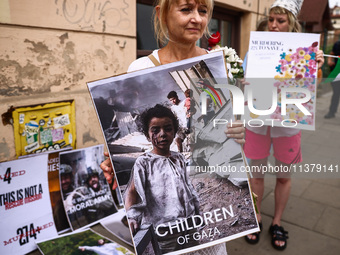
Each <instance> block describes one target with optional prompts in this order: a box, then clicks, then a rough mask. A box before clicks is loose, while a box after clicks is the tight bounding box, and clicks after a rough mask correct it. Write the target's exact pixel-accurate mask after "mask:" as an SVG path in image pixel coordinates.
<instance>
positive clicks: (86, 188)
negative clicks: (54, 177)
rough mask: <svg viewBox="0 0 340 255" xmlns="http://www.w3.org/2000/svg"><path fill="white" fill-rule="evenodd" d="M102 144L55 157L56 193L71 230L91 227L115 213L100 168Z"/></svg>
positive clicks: (114, 206) (113, 204)
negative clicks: (56, 171)
mask: <svg viewBox="0 0 340 255" xmlns="http://www.w3.org/2000/svg"><path fill="white" fill-rule="evenodd" d="M102 158H103V145H98V146H93V147H88V148H85V149H79V150H73V151H68V152H63V153H60V154H59V159H60V167H59V178H60V186H61V187H60V190H61V194H62V197H63V202H64V208H65V211H66V214H67V218H68V221H69V223H70V226H71V228H72V230H76V229H79V228H82V227H85V226H88V225H92V224H94V223H96V222H98V221H99V220H100V219H103V218H105V217H107V216H109V215H111V214H113V213H116V212H117V207H116V205H115V203H114V200H113V197H112V194H111V191H110V187H109V185H108V183H107V181H106V179H105V178H104V176H103V173H102V170H101V169H100V167H99V165H100V162H101V161H100V160H102Z"/></svg>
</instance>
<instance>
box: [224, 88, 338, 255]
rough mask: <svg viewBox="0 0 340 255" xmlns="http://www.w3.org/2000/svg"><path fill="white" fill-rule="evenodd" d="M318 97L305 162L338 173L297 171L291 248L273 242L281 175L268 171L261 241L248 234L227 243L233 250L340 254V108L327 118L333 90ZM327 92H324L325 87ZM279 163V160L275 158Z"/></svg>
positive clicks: (289, 217)
mask: <svg viewBox="0 0 340 255" xmlns="http://www.w3.org/2000/svg"><path fill="white" fill-rule="evenodd" d="M327 90H328V92H326V93H320V94H321V95H319V96H318V98H317V112H316V130H315V131H303V132H302V156H303V160H304V161H303V163H302V165H301V167H302V166H304V165H303V164H309V167H311V164H321V165H327V167H330V166H331V165H333V169H335V165H338V173H334V171H333V173H331V172H330V171H328V170H327V173H326V174H324V173H315V170H314V173H303V174H293V177H292V190H291V196H290V198H289V201H288V204H287V206H286V210H285V212H284V214H283V218H282V226H284V228H285V230H286V231H288V232H289V239H288V244H287V248H286V249H285V250H284V251H277V250H275V249H274V248H273V247H272V246H271V237H270V235H269V232H268V229H269V226H270V224H271V220H272V217H273V214H274V187H275V177H273V175H272V174H267V176H266V178H265V192H264V197H263V202H262V209H261V210H262V220H263V232H262V234H261V236H260V242H259V243H258V244H256V245H250V244H248V243H247V242H246V241H245V240H244V238H239V239H236V240H233V241H230V242H228V243H227V247H228V254H229V255H235V254H246V255H251V254H256V255H267V254H289V255H304V254H308V255H320V254H322V255H323V254H325V255H338V254H340V110H339V113H337V115H336V118H333V119H324V117H323V116H324V115H325V114H326V113H327V111H328V107H329V104H330V99H331V96H332V93H331V92H329V88H328V89H327ZM321 92H322V91H321ZM270 161H271V162H274V161H273V159H272V158H271V159H270Z"/></svg>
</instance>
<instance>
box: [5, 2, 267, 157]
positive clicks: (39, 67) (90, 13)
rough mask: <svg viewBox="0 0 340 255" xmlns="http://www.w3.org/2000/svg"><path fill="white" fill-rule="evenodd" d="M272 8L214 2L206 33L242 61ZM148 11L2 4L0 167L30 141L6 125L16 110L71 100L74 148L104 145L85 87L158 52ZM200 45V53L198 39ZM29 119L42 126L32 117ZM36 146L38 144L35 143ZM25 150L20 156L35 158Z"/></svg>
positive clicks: (136, 5)
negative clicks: (22, 141) (219, 36)
mask: <svg viewBox="0 0 340 255" xmlns="http://www.w3.org/2000/svg"><path fill="white" fill-rule="evenodd" d="M273 1H274V0H242V1H240V0H216V1H215V9H214V15H213V20H212V22H211V25H210V28H211V30H212V32H215V31H219V32H220V33H221V34H222V45H223V46H224V45H227V46H231V47H233V48H235V49H236V50H237V52H238V54H239V56H241V57H244V55H245V53H246V51H247V48H248V41H249V36H250V31H252V30H255V29H256V25H257V23H258V22H259V21H260V20H261V19H263V18H264V17H265V16H266V15H267V14H268V10H269V8H270V6H271V4H272V3H273ZM152 4H153V1H152V0H137V1H135V0H88V1H83V0H54V1H46V0H32V1H24V0H5V1H1V3H0V12H1V15H0V31H1V32H0V45H1V46H0V68H1V73H0V77H1V79H0V91H1V94H0V101H1V104H0V114H1V115H2V123H1V124H0V125H1V132H0V161H8V160H14V159H15V158H17V157H18V156H20V155H18V152H17V150H16V146H19V145H17V143H16V141H15V136H18V135H19V136H26V137H25V139H26V140H27V143H29V142H30V139H34V137H33V138H32V137H31V136H28V135H27V134H28V133H29V130H22V129H20V127H19V129H16V125H20V124H21V125H26V124H27V123H24V121H23V122H21V123H20V120H19V124H17V123H16V122H17V120H14V121H13V111H15V110H16V109H18V108H22V107H37V106H44V105H46V104H49V103H55V102H69V101H71V102H73V104H74V109H75V113H74V115H75V116H74V119H73V122H74V123H73V124H74V128H75V133H76V135H74V136H73V137H71V140H72V138H73V142H74V144H75V145H74V147H75V148H83V147H88V146H92V145H96V144H101V143H105V142H104V138H103V134H102V131H101V128H100V124H99V122H98V120H97V116H96V112H95V109H94V107H93V104H92V101H91V98H90V96H89V92H88V89H87V86H86V82H89V81H93V80H98V79H101V78H105V77H109V76H114V75H118V74H121V73H124V72H126V70H127V68H128V66H129V64H130V63H131V62H132V61H133V60H135V59H136V58H137V57H139V56H144V55H147V54H149V53H150V52H151V50H152V49H154V48H156V47H157V43H156V42H155V40H154V38H153V34H152V28H151V26H149V25H148V24H151V23H150V22H151V14H152V13H151V12H152ZM150 31H151V32H150ZM200 43H201V45H202V46H207V44H206V43H207V40H206V39H204V38H203V39H202V40H201V42H200ZM43 115H44V113H43ZM44 116H45V115H44ZM46 116H47V115H46ZM62 116H64V115H62ZM65 116H66V115H65ZM29 118H31V119H32V123H40V122H39V121H42V123H45V122H44V119H41V120H39V118H38V119H37V116H33V115H32V116H30V117H29ZM33 120H34V121H33ZM48 120H49V118H48V117H46V121H47V122H48ZM47 122H46V123H47ZM69 124H70V123H69ZM71 124H72V123H71ZM39 125H40V124H38V126H39ZM46 125H47V124H46ZM33 126H34V125H33ZM25 127H27V125H26V126H25ZM40 129H41V130H43V129H45V126H41V127H40ZM18 130H19V131H18ZM15 132H19V134H15ZM65 132H67V130H66V131H65V130H64V134H65ZM35 142H36V143H41V142H42V137H40V138H39V137H38V138H36V141H35ZM25 149H26V150H27V154H29V153H33V152H34V150H29V149H28V148H26V147H25ZM19 154H20V153H19Z"/></svg>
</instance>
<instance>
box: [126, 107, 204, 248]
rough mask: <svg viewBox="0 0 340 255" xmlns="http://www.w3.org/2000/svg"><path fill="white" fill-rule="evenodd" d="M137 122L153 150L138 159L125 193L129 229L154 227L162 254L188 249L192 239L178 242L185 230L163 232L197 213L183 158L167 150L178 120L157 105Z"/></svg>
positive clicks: (196, 197) (193, 191) (195, 196)
mask: <svg viewBox="0 0 340 255" xmlns="http://www.w3.org/2000/svg"><path fill="white" fill-rule="evenodd" d="M140 121H141V127H140V128H141V129H142V132H143V133H144V135H145V136H146V137H147V139H149V140H151V142H152V145H153V149H152V151H151V152H146V153H144V154H143V155H141V156H140V157H138V158H137V160H136V162H135V165H134V167H133V173H132V175H131V179H130V182H129V185H128V188H127V190H126V192H125V194H124V195H125V206H126V209H127V215H128V219H129V221H130V227H131V229H132V231H133V232H136V230H138V229H139V228H140V226H141V225H145V224H147V225H150V224H153V227H154V228H155V230H156V234H157V236H158V242H159V245H160V248H161V250H162V253H167V252H171V251H175V250H178V249H183V248H185V247H184V246H186V245H189V247H190V246H192V245H193V243H192V242H195V240H193V239H192V241H190V242H189V243H186V245H180V244H179V243H178V241H177V238H178V237H179V236H182V235H185V234H189V232H190V231H189V230H188V229H186V230H184V231H175V229H174V232H175V233H174V234H171V235H170V233H168V234H167V232H166V231H167V230H169V229H170V227H167V226H172V225H175V221H177V220H180V219H183V220H184V219H187V218H189V217H190V216H193V215H197V214H199V201H198V196H197V194H196V191H195V190H194V188H193V187H192V185H191V183H190V182H189V177H188V175H187V172H186V164H185V159H184V157H183V155H182V154H180V153H178V152H173V151H170V145H171V143H172V141H173V139H174V137H175V134H176V132H177V130H178V125H179V124H178V120H177V118H176V116H175V115H174V114H173V112H172V111H171V110H170V109H169V108H167V107H165V106H162V105H159V104H158V105H156V106H155V107H153V108H150V109H148V110H146V111H145V112H143V113H142V114H141V116H140ZM147 203H148V204H147ZM191 225H192V222H191ZM191 231H195V228H191Z"/></svg>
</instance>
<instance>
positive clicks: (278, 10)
mask: <svg viewBox="0 0 340 255" xmlns="http://www.w3.org/2000/svg"><path fill="white" fill-rule="evenodd" d="M271 12H272V13H274V14H287V16H288V23H289V32H301V31H302V29H301V25H300V23H299V21H298V20H297V18H296V17H295V16H294V15H293V13H291V12H290V11H288V10H287V9H285V8H283V7H280V6H275V7H273V8H271V9H270V11H269V13H271Z"/></svg>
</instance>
